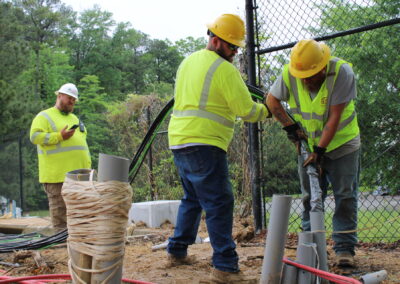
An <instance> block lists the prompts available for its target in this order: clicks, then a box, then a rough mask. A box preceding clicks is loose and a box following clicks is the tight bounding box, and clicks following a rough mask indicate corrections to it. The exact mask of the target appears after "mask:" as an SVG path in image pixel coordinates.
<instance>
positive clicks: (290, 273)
mask: <svg viewBox="0 0 400 284" xmlns="http://www.w3.org/2000/svg"><path fill="white" fill-rule="evenodd" d="M281 284H297V267H296V266H293V265H288V264H286V263H284V264H283V272H282V281H281Z"/></svg>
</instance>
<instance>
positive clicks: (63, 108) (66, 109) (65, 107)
mask: <svg viewBox="0 0 400 284" xmlns="http://www.w3.org/2000/svg"><path fill="white" fill-rule="evenodd" d="M59 106H60V111H62V112H63V113H66V114H69V113H70V112H72V111H73V110H74V106H71V105H67V104H63V103H62V102H61V103H60V105H59Z"/></svg>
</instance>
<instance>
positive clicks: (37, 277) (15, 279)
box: [0, 274, 155, 284]
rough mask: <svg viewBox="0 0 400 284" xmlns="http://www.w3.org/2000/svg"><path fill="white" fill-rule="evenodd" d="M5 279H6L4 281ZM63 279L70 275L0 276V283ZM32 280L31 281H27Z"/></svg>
mask: <svg viewBox="0 0 400 284" xmlns="http://www.w3.org/2000/svg"><path fill="white" fill-rule="evenodd" d="M4 278H6V279H4ZM60 278H61V279H65V280H71V275H69V274H47V275H34V276H22V277H10V276H0V279H3V280H0V283H21V284H33V283H35V284H39V283H40V284H45V283H44V282H39V280H44V281H45V280H46V279H51V280H56V279H60ZM29 280H33V281H29ZM122 282H127V283H134V284H155V283H152V282H146V281H140V280H132V279H126V278H122Z"/></svg>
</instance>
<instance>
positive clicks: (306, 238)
mask: <svg viewBox="0 0 400 284" xmlns="http://www.w3.org/2000/svg"><path fill="white" fill-rule="evenodd" d="M297 236H298V241H297V246H299V245H301V244H308V243H312V242H314V234H313V233H312V232H310V231H303V232H300V233H298V234H297Z"/></svg>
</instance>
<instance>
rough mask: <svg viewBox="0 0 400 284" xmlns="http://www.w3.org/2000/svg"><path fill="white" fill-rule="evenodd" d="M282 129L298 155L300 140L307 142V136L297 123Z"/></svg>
mask: <svg viewBox="0 0 400 284" xmlns="http://www.w3.org/2000/svg"><path fill="white" fill-rule="evenodd" d="M282 129H283V130H285V131H286V132H287V137H288V139H289V140H290V141H292V142H293V143H294V144H295V146H296V150H297V154H299V155H300V147H301V140H303V139H304V140H305V141H307V135H306V134H305V133H304V131H303V130H302V129H301V128H300V126H299V125H298V124H297V123H293V124H291V125H288V126H285V127H283V128H282Z"/></svg>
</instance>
